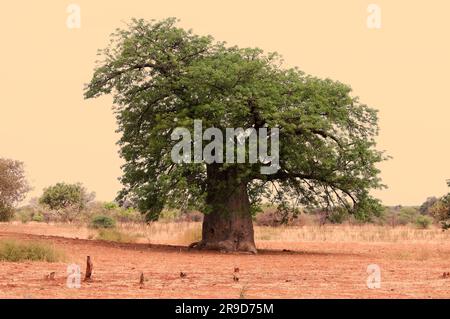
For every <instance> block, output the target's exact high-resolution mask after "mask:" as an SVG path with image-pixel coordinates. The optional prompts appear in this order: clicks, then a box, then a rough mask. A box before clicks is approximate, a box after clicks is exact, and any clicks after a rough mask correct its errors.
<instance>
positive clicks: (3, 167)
mask: <svg viewBox="0 0 450 319" xmlns="http://www.w3.org/2000/svg"><path fill="white" fill-rule="evenodd" d="M29 190H30V186H29V184H28V182H27V180H26V177H25V170H24V167H23V163H22V162H20V161H15V160H11V159H5V158H0V220H1V221H6V220H9V219H10V218H11V217H12V216H13V208H14V206H15V205H16V204H17V203H19V202H20V201H21V200H23V199H24V197H25V195H26V193H27V192H28V191H29Z"/></svg>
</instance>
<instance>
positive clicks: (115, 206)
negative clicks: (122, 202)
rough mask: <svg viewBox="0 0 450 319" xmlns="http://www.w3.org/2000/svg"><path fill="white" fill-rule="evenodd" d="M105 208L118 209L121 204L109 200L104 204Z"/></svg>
mask: <svg viewBox="0 0 450 319" xmlns="http://www.w3.org/2000/svg"><path fill="white" fill-rule="evenodd" d="M103 208H104V209H106V210H116V209H118V208H119V205H118V204H117V203H115V202H107V203H104V204H103Z"/></svg>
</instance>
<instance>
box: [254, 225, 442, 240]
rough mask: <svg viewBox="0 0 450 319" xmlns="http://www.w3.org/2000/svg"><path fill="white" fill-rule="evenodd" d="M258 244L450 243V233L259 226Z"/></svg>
mask: <svg viewBox="0 0 450 319" xmlns="http://www.w3.org/2000/svg"><path fill="white" fill-rule="evenodd" d="M255 237H256V240H257V241H258V240H259V241H283V242H428V241H445V242H448V241H449V240H450V232H448V231H446V232H443V231H442V230H441V229H439V228H437V227H433V228H430V229H417V228H414V227H412V226H398V227H390V226H377V225H324V226H302V227H296V226H294V227H277V228H274V227H255Z"/></svg>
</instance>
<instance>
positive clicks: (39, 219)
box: [32, 213, 44, 223]
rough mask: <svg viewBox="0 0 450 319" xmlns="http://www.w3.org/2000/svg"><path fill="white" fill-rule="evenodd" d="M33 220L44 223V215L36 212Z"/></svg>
mask: <svg viewBox="0 0 450 319" xmlns="http://www.w3.org/2000/svg"><path fill="white" fill-rule="evenodd" d="M32 221H34V222H39V223H42V222H43V221H44V215H42V214H40V213H37V214H34V215H33V218H32Z"/></svg>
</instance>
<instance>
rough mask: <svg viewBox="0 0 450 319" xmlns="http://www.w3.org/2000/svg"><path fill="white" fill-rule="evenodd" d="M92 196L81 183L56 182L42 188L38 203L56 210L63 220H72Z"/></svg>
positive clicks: (93, 195)
mask: <svg viewBox="0 0 450 319" xmlns="http://www.w3.org/2000/svg"><path fill="white" fill-rule="evenodd" d="M94 197H95V194H94V193H88V192H87V191H86V189H85V188H84V187H83V186H82V185H81V184H66V183H57V184H56V185H53V186H50V187H47V188H45V189H44V192H43V194H42V196H41V198H40V199H39V203H40V204H41V205H44V206H46V207H48V208H49V209H51V210H53V211H55V212H57V214H58V215H60V216H61V218H62V219H63V220H68V221H73V220H74V219H75V218H76V216H77V215H78V214H79V213H80V211H82V210H83V209H85V208H86V205H87V204H88V203H89V202H90V201H92V200H93V199H94Z"/></svg>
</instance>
